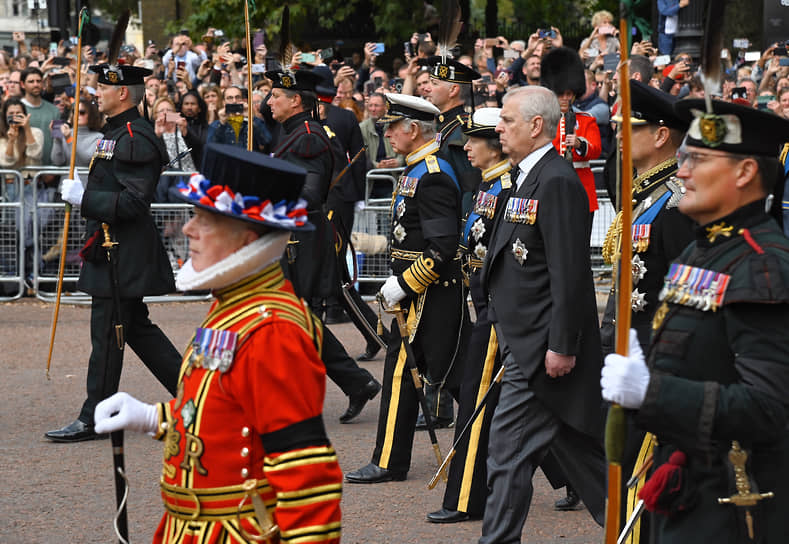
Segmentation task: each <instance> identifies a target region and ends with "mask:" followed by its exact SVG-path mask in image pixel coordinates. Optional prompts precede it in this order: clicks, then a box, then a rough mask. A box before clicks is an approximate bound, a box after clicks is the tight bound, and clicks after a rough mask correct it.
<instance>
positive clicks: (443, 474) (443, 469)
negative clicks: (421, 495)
mask: <svg viewBox="0 0 789 544" xmlns="http://www.w3.org/2000/svg"><path fill="white" fill-rule="evenodd" d="M455 453H456V452H455V448H452V450H451V451H450V452H449V454H448V455H447V456H446V458H445V459H444V460H443V461H442V462H441V465H440V466H439V467H438V470H437V471H436V473H435V474H434V475H433V478H432V479H431V480H430V482H429V483H428V484H427V488H428V489H433V488H434V487H436V485H437V484H438V480H439V479H440V480H444V481H445V482H446V481H447V480H448V478H447V467H449V462H450V461H452V458H453V457H454V456H455Z"/></svg>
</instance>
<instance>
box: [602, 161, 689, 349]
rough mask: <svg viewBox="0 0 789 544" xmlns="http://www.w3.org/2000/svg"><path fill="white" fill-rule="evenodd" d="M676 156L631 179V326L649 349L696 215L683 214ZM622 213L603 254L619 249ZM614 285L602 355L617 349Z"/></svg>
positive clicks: (644, 346)
mask: <svg viewBox="0 0 789 544" xmlns="http://www.w3.org/2000/svg"><path fill="white" fill-rule="evenodd" d="M676 172H677V159H675V158H671V159H669V160H667V161H665V162H663V163H661V164H658V165H657V166H655V167H654V168H652V169H651V170H648V171H646V172H644V173H643V174H641V175H640V176H638V177H637V178H636V179H635V181H634V182H633V201H634V209H633V216H632V217H633V231H632V240H633V248H634V249H633V262H632V271H633V293H632V295H631V302H632V309H633V313H632V320H631V326H632V327H633V328H634V329H636V331H637V332H638V341H639V343H640V344H641V346H642V347H643V349H646V348H647V346H649V337H650V335H651V334H652V316H653V315H654V314H655V310H656V309H657V306H658V300H657V296H658V292H659V291H660V287H661V286H662V285H663V277H664V276H665V275H666V272H667V271H668V266H669V263H671V261H673V260H674V259H675V258H676V257H677V255H679V254H680V252H681V251H682V250H683V249H685V247H686V246H687V245H688V244H689V243H690V241H691V240H692V239H693V220H692V219H690V218H689V217H687V216H685V215H682V214H681V213H680V212H679V210H678V209H677V203H678V202H679V199H680V198H682V182H681V181H680V180H678V179H677V178H676V177H675V176H674V174H676ZM621 230H622V226H621V212H620V214H618V215H617V218H616V220H615V221H614V223H613V224H612V225H611V228H610V229H609V231H608V235H607V236H606V241H605V244H604V249H603V252H604V255H603V256H604V258H606V257H613V256H614V253H618V252H619V247H620V240H621V239H622V232H621ZM616 298H617V297H616V288H615V287H614V288H613V289H611V293H610V294H609V297H608V304H607V305H606V308H605V314H604V316H603V324H602V326H601V328H600V336H601V339H602V347H603V354H606V355H607V354H609V353H613V351H614V333H615V328H616V324H615V317H616Z"/></svg>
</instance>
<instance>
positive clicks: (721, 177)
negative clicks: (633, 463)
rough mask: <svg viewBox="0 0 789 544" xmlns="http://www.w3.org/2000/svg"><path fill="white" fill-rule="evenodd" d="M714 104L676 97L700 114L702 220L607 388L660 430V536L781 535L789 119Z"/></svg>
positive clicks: (787, 360)
mask: <svg viewBox="0 0 789 544" xmlns="http://www.w3.org/2000/svg"><path fill="white" fill-rule="evenodd" d="M711 105H712V111H708V110H707V108H706V105H705V103H704V100H695V99H693V100H681V101H679V102H678V103H677V105H676V110H677V113H678V114H679V115H680V116H682V117H684V118H686V119H688V120H692V121H691V124H690V129H689V130H688V134H687V137H686V141H685V145H684V146H683V147H682V148H681V149H680V151H679V154H678V166H679V170H678V171H677V176H678V177H679V178H680V179H682V181H683V182H684V186H685V195H684V196H683V197H682V199H681V200H680V201H679V211H680V212H682V213H683V214H685V215H687V216H688V217H690V218H691V219H693V220H694V221H696V222H697V223H698V224H699V225H701V226H700V227H698V228H697V229H696V231H695V239H694V241H693V242H692V243H691V244H690V245H689V246H688V247H687V248H686V249H685V250H684V251H683V252H682V254H681V255H680V256H679V257H678V258H677V260H676V261H674V262H673V263H672V264H671V266H670V268H669V270H668V273H667V274H666V276H665V282H664V286H663V289H662V290H661V292H660V294H659V297H658V299H659V306H658V308H657V311H656V312H655V316H654V320H653V325H652V327H653V335H652V341H651V344H650V347H649V350H648V351H647V355H646V358H645V357H644V355H643V353H642V352H641V349H640V345H639V343H638V341H637V340H636V337H635V336H636V335H635V332H633V331H631V334H630V350H631V351H630V355H629V356H628V357H625V356H621V355H617V354H612V355H609V356H607V357H606V361H605V367H604V369H603V372H602V378H601V385H602V390H603V396H604V397H605V398H606V399H607V400H610V401H612V402H617V403H619V404H620V405H622V406H623V407H625V408H630V409H632V410H636V412H635V418H636V422H637V424H638V425H639V426H640V427H641V428H642V429H644V430H646V431H649V432H651V433H654V435H655V437H656V445H655V447H654V450H653V451H654V464H653V467H656V468H655V469H654V473H653V474H652V475H651V476H650V479H649V480H648V481H647V483H646V484H645V486H644V488H643V489H642V490H641V493H640V497H641V498H642V499H643V500H644V503H645V505H646V508H647V509H648V510H651V511H653V512H655V514H654V515H653V518H652V519H653V524H652V525H653V527H652V540H651V541H652V542H654V543H656V544H666V543H680V542H682V543H684V542H720V543H723V544H734V543H742V542H748V543H751V542H758V543H760V544H773V543H779V542H785V541H786V535H787V534H789V517H787V515H786V513H787V512H789V434H787V432H786V429H787V423H789V405H788V404H787V399H789V336H787V334H786V331H787V330H789V241H787V239H786V238H785V237H784V235H783V233H782V231H781V227H780V226H779V225H778V223H776V221H774V220H773V219H772V218H771V217H770V215H769V214H768V213H767V212H766V211H765V209H766V208H767V209H771V208H772V206H770V204H771V201H772V195H771V193H772V192H773V191H774V190H775V189H777V188H780V183H779V181H780V180H781V175H780V167H779V163H778V160H777V157H778V152H779V150H780V146H781V144H782V143H783V142H784V141H786V139H787V135H789V121H786V120H785V119H782V118H780V117H778V116H775V115H773V114H772V113H767V112H762V111H759V110H756V109H753V108H750V107H745V106H740V105H737V104H731V103H726V102H719V101H715V100H713V101H712V104H711ZM777 196H779V197H780V195H777ZM776 201H777V202H780V198H777V199H776Z"/></svg>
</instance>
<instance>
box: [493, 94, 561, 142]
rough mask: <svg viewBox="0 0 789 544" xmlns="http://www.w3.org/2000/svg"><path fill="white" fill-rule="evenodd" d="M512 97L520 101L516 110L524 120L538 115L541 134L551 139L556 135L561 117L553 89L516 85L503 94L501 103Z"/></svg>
mask: <svg viewBox="0 0 789 544" xmlns="http://www.w3.org/2000/svg"><path fill="white" fill-rule="evenodd" d="M513 99H514V100H519V101H520V102H519V103H518V111H520V114H521V117H522V118H523V120H524V121H529V120H531V119H533V118H534V117H536V116H538V115H539V116H540V117H542V119H543V130H542V132H543V135H544V136H547V137H549V138H550V139H551V140H553V137H554V136H555V135H556V127H557V126H559V120H560V119H561V118H562V110H561V108H560V107H559V100H558V99H557V98H556V95H555V94H554V93H553V91H551V90H549V89H546V88H545V87H538V86H535V85H529V86H526V87H518V88H515V89H512V90H510V91H508V92H507V94H505V95H504V98H503V99H502V104H506V103H507V102H509V101H510V100H513Z"/></svg>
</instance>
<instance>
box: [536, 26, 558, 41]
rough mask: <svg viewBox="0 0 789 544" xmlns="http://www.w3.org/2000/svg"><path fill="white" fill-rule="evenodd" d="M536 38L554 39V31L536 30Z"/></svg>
mask: <svg viewBox="0 0 789 544" xmlns="http://www.w3.org/2000/svg"><path fill="white" fill-rule="evenodd" d="M537 36H538V37H540V38H551V39H554V38H555V37H556V31H555V30H554V29H552V28H540V29H537Z"/></svg>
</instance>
